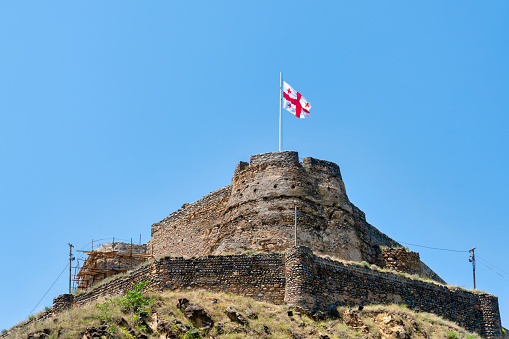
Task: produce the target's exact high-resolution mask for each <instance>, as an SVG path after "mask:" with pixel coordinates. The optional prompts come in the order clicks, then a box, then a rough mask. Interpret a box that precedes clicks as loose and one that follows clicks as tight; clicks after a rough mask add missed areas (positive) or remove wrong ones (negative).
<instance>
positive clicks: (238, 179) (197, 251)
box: [149, 151, 434, 274]
mask: <svg viewBox="0 0 509 339" xmlns="http://www.w3.org/2000/svg"><path fill="white" fill-rule="evenodd" d="M295 204H297V209H298V222H297V223H298V232H297V233H298V235H297V238H298V239H297V240H298V244H299V245H304V246H307V247H310V248H312V249H313V251H316V252H320V253H322V254H327V255H330V256H333V257H337V258H340V259H344V260H353V261H367V262H369V263H376V261H377V260H378V259H379V256H380V248H379V246H388V247H392V246H400V245H399V244H398V243H397V242H396V241H394V240H393V239H391V238H389V237H388V236H387V235H385V234H384V233H382V232H380V231H379V230H377V229H376V228H375V227H373V226H372V225H370V224H369V223H368V222H367V221H366V217H365V215H364V213H363V212H362V211H361V210H360V209H358V208H357V207H356V206H355V205H353V204H352V203H351V202H350V201H349V199H348V196H347V194H346V189H345V185H344V183H343V179H342V177H341V171H340V169H339V166H338V165H336V164H335V163H332V162H330V161H325V160H319V159H315V158H311V157H307V158H304V159H303V160H302V163H301V162H300V161H299V154H298V153H297V152H294V151H282V152H271V153H263V154H257V155H253V156H251V159H250V163H247V162H243V161H241V162H239V164H238V165H237V167H236V168H235V171H234V175H233V178H232V183H231V185H228V186H226V187H223V188H221V189H219V190H217V191H214V192H212V193H209V194H207V195H206V196H204V197H203V199H201V200H198V201H196V202H194V203H191V204H184V205H183V206H182V208H180V209H179V210H178V211H176V212H174V213H172V214H170V216H169V217H167V218H165V219H163V220H161V221H160V222H158V223H155V224H153V225H152V237H151V239H150V241H149V248H152V246H153V249H154V254H155V255H156V256H158V255H172V256H196V255H211V254H214V255H217V254H228V253H233V252H235V251H237V250H238V249H242V250H255V251H263V252H277V251H279V252H283V251H285V250H286V249H287V248H289V247H291V246H293V245H294V242H295V239H294V206H295ZM426 272H428V271H426ZM429 273H432V272H429ZM426 274H428V273H426ZM433 274H434V273H433Z"/></svg>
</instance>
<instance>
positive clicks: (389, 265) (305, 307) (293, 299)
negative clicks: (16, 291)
mask: <svg viewBox="0 0 509 339" xmlns="http://www.w3.org/2000/svg"><path fill="white" fill-rule="evenodd" d="M295 206H297V210H298V218H297V239H295ZM120 248H124V250H123V251H124V252H127V251H129V249H128V247H126V246H123V247H122V246H121V247H120ZM119 251H122V250H119ZM131 251H132V250H131ZM137 251H138V252H139V253H140V256H141V255H142V254H148V253H149V252H150V255H151V257H152V258H153V259H152V260H150V261H147V262H145V263H144V264H143V265H140V266H138V267H137V268H134V269H132V270H130V271H129V272H128V273H127V275H123V276H119V277H117V278H114V279H113V280H111V281H108V282H105V283H102V284H101V283H100V284H97V282H98V281H99V280H100V278H101V277H98V276H96V277H95V278H94V279H95V280H94V281H93V283H94V284H95V285H94V287H92V288H89V289H87V290H86V291H85V292H84V293H82V294H79V295H69V294H64V295H61V296H59V297H57V298H55V299H54V306H53V312H57V311H58V310H60V309H65V308H67V307H70V306H71V305H72V306H79V305H82V304H84V303H87V302H90V301H92V300H95V299H97V298H98V297H101V296H105V295H111V294H117V293H123V292H125V291H127V290H129V289H130V288H132V286H133V285H134V284H136V283H137V282H140V281H149V282H150V284H149V286H150V287H151V288H157V289H159V290H161V291H163V290H166V289H171V290H181V289H184V288H205V289H209V290H214V291H222V292H231V293H235V294H240V295H246V296H249V297H252V298H254V299H257V300H266V301H270V302H273V303H286V304H287V305H289V306H290V307H295V308H298V309H300V310H301V311H304V312H307V313H310V314H315V315H316V314H322V315H323V314H327V313H329V312H331V311H333V310H335V307H336V306H342V305H348V306H359V305H364V304H390V303H399V304H404V305H407V306H408V307H409V308H412V309H415V310H419V311H425V312H431V313H435V314H438V315H440V316H442V317H444V318H446V319H449V320H452V321H454V322H456V323H458V324H459V325H460V326H463V327H465V328H466V329H468V330H470V331H475V332H478V333H479V334H481V335H483V336H484V337H486V338H502V326H501V321H500V313H499V307H498V298H497V297H495V296H493V295H490V294H487V293H481V292H478V291H467V290H464V289H460V288H453V287H450V286H447V285H446V284H445V282H444V281H443V280H442V279H441V278H440V277H439V276H438V275H437V274H435V272H433V271H432V270H431V269H430V268H429V267H428V266H426V265H425V264H424V263H423V262H422V261H421V260H420V258H419V254H418V253H416V252H411V251H408V250H406V249H404V248H403V246H401V245H400V244H399V243H397V242H396V241H395V240H393V239H391V238H389V237H388V236H387V235H385V234H384V233H382V232H380V231H379V230H377V229H376V228H375V227H373V226H372V225H370V224H369V223H368V222H367V221H366V218H365V215H364V213H363V212H362V211H361V210H360V209H359V208H357V207H356V206H355V205H353V204H352V203H351V202H350V201H349V199H348V196H347V194H346V190H345V185H344V183H343V180H342V178H341V173H340V170H339V167H338V165H336V164H334V163H332V162H329V161H324V160H318V159H314V158H304V159H303V160H302V162H300V161H299V157H298V153H297V152H293V151H282V152H272V153H263V154H258V155H253V156H251V159H250V162H249V163H247V162H243V161H241V162H239V164H238V165H237V167H236V168H235V172H234V175H233V179H232V183H231V185H228V186H225V187H223V188H220V189H218V190H216V191H214V192H212V193H209V194H207V195H206V196H204V197H203V198H202V199H201V200H198V201H196V202H194V203H191V204H184V205H183V206H182V207H181V208H180V209H179V210H178V211H176V212H174V213H172V214H170V215H169V216H168V217H167V218H165V219H163V220H161V221H160V222H157V223H155V224H153V225H152V232H151V239H150V241H149V242H148V244H147V245H146V246H142V247H137ZM239 252H244V254H239ZM98 258H100V256H99V257H98ZM331 258H338V259H341V260H332V259H331ZM98 260H99V259H98ZM351 262H357V264H355V263H351ZM361 262H362V264H360V263H361ZM95 264H96V263H95V262H94V260H93V259H91V260H90V262H89V264H88V265H89V266H91V267H92V266H94V265H95ZM97 264H102V265H103V266H104V262H101V263H100V262H97ZM373 265H376V266H373ZM99 266H100V265H99ZM99 266H98V267H99ZM379 268H382V269H384V268H385V269H384V270H382V269H379ZM403 273H407V274H403ZM418 277H419V278H420V279H417V278H418ZM85 285H87V286H90V285H92V282H90V283H83V284H82V286H85Z"/></svg>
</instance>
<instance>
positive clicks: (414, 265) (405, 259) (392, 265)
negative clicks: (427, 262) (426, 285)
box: [377, 247, 422, 276]
mask: <svg viewBox="0 0 509 339" xmlns="http://www.w3.org/2000/svg"><path fill="white" fill-rule="evenodd" d="M377 265H378V266H380V267H382V268H387V269H390V270H393V271H397V272H403V273H408V274H417V275H418V276H421V275H422V267H421V259H420V257H419V253H417V252H412V251H408V250H407V249H406V248H403V247H397V248H390V247H384V248H382V249H381V255H380V261H379V264H377Z"/></svg>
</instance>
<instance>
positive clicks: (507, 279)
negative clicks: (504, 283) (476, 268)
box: [481, 263, 509, 281]
mask: <svg viewBox="0 0 509 339" xmlns="http://www.w3.org/2000/svg"><path fill="white" fill-rule="evenodd" d="M481 264H483V263H481ZM483 265H484V266H486V267H487V268H489V269H490V270H492V271H493V272H495V273H496V274H498V275H499V276H501V277H502V278H504V279H505V280H508V281H509V279H508V278H506V277H504V276H503V275H502V274H500V273H498V272H497V271H495V270H494V269H493V268H491V267H489V266H488V265H486V264H483Z"/></svg>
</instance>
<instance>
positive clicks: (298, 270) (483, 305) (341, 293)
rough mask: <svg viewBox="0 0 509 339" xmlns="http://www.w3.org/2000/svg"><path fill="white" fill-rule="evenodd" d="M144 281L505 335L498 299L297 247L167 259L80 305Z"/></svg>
mask: <svg viewBox="0 0 509 339" xmlns="http://www.w3.org/2000/svg"><path fill="white" fill-rule="evenodd" d="M141 281H149V284H148V286H147V288H153V289H156V290H160V291H162V290H165V289H166V290H175V291H179V290H183V289H187V288H193V289H194V288H203V289H207V290H211V291H218V292H231V293H235V294H238V295H244V296H249V297H251V298H253V299H257V300H265V301H270V302H273V303H282V302H285V303H287V304H288V305H289V306H293V307H299V308H301V309H302V310H304V311H307V312H310V313H314V312H317V311H328V310H331V309H333V308H335V307H336V306H358V305H366V304H392V303H397V304H405V305H407V306H408V307H409V308H411V309H415V310H420V311H424V312H429V313H434V314H437V315H439V316H442V317H444V318H446V319H448V320H451V321H453V322H455V323H457V324H458V325H460V326H463V327H465V328H466V329H468V330H470V331H475V332H478V333H480V334H481V335H483V336H485V337H486V338H498V336H500V335H501V322H500V313H499V308H498V299H497V297H495V296H492V295H489V294H485V293H479V294H478V293H473V292H469V291H465V290H462V289H458V288H447V287H445V286H442V285H438V284H434V283H430V282H424V281H420V280H412V279H409V278H407V277H404V276H400V275H397V274H394V273H390V272H379V271H376V270H372V269H370V268H364V267H359V266H356V265H352V264H346V263H343V262H339V261H332V260H329V259H325V258H321V257H318V256H316V255H314V254H313V252H312V251H311V249H309V248H307V247H304V246H298V247H292V248H290V249H289V250H288V251H287V252H286V253H285V254H284V255H282V254H277V253H263V254H256V255H252V256H249V255H227V256H212V255H209V256H203V257H196V258H190V259H184V258H181V257H164V258H161V259H157V260H155V261H154V262H152V263H150V264H148V265H145V266H142V267H139V268H138V269H135V270H134V271H132V272H131V273H130V274H129V275H127V276H121V277H118V278H116V279H114V280H112V281H110V282H107V283H105V284H103V285H100V286H98V287H96V288H94V289H92V290H91V291H89V292H86V293H83V294H79V295H76V296H74V304H75V305H78V306H79V305H83V304H85V303H88V302H90V301H93V300H96V299H98V298H101V297H106V296H111V295H116V294H123V293H125V292H126V291H128V290H130V289H132V287H133V286H134V285H135V284H136V283H139V282H141ZM66 300H68V298H66V297H61V298H59V297H57V298H55V299H54V307H55V309H58V308H65V305H62V304H63V303H64V304H65V302H66ZM67 302H68V301H67ZM71 302H72V301H71Z"/></svg>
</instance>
